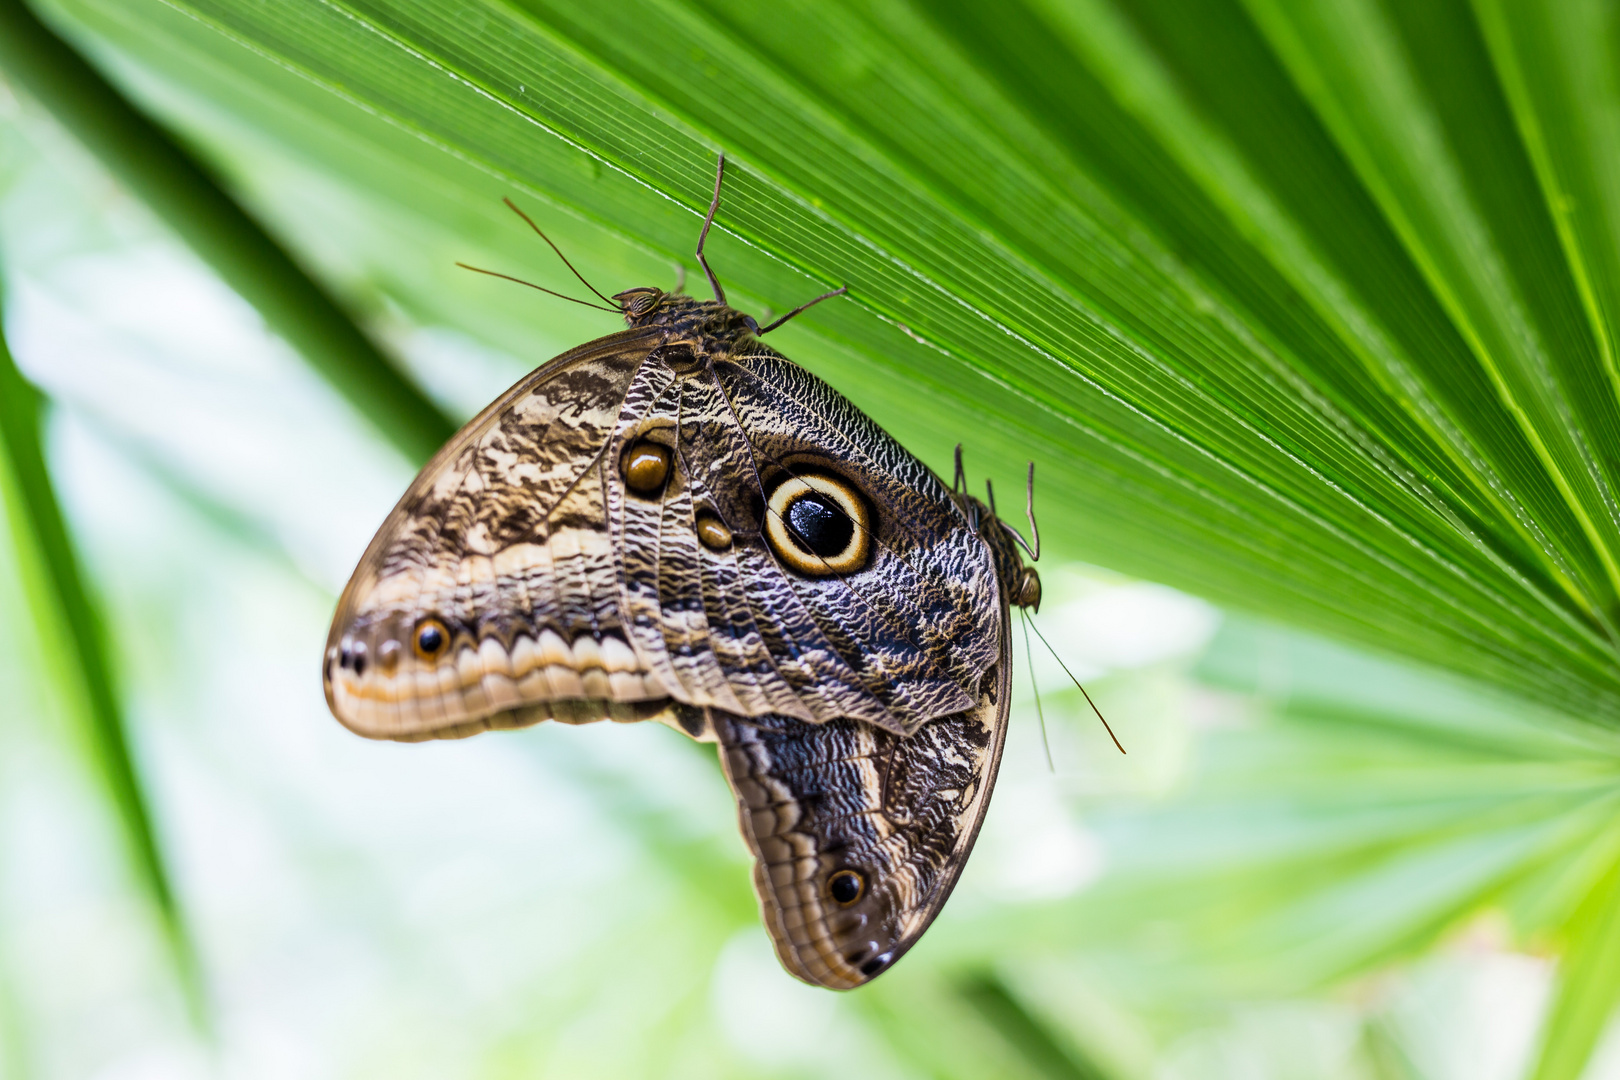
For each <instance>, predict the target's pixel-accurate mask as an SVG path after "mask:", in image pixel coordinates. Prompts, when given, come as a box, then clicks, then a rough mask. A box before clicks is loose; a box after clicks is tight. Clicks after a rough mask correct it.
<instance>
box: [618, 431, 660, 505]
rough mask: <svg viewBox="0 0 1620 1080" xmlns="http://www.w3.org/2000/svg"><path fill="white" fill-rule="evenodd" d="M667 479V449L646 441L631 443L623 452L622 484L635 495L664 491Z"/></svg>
mask: <svg viewBox="0 0 1620 1080" xmlns="http://www.w3.org/2000/svg"><path fill="white" fill-rule="evenodd" d="M668 479H669V448H668V447H667V446H660V445H659V444H658V443H655V442H652V441H650V440H647V439H641V440H640V441H638V442H635V443H632V444H631V445H630V448H629V449H627V450H626V451H625V452H624V482H625V484H627V485H628V486H629V488H630V490H631V491H633V492H635V493H636V494H637V495H643V496H652V495H657V494H658V493H659V492H660V491H663V490H664V481H666V480H668Z"/></svg>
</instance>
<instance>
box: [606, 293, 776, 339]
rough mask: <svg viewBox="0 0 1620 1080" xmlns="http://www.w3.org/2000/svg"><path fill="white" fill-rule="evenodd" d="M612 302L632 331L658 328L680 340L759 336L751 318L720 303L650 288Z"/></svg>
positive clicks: (625, 295)
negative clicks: (677, 336) (679, 337)
mask: <svg viewBox="0 0 1620 1080" xmlns="http://www.w3.org/2000/svg"><path fill="white" fill-rule="evenodd" d="M613 300H614V302H615V303H616V304H618V305H619V309H620V310H621V311H623V312H624V321H625V323H626V324H627V325H629V326H630V327H632V328H636V327H643V326H659V327H664V328H666V329H668V330H671V331H674V332H676V333H677V334H680V335H683V336H691V337H694V338H701V337H706V336H716V337H721V338H724V339H727V340H734V339H735V338H737V337H738V336H739V335H742V334H745V333H758V332H759V324H758V323H756V322H755V321H754V319H753V317H752V316H750V315H744V314H743V313H742V312H740V311H737V310H735V309H734V308H731V307H728V306H727V305H726V304H725V302H724V301H721V300H699V299H697V298H696V297H693V296H687V295H686V294H685V293H667V292H665V291H663V290H662V289H655V288H653V287H652V286H650V285H649V286H644V287H642V288H638V289H626V290H625V291H624V292H622V293H615V294H614V296H613Z"/></svg>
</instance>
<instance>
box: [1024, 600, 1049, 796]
mask: <svg viewBox="0 0 1620 1080" xmlns="http://www.w3.org/2000/svg"><path fill="white" fill-rule="evenodd" d="M1018 617H1019V618H1021V619H1023V620H1024V655H1025V656H1026V657H1028V658H1029V688H1030V689H1031V690H1033V691H1035V715H1036V716H1038V717H1040V720H1041V749H1043V750H1045V751H1046V768H1047V769H1048V770H1049V771H1050V772H1051V773H1052V775H1054V776H1056V775H1057V766H1056V765H1054V764H1052V744H1051V743H1050V742H1048V741H1047V738H1046V713H1045V712H1044V711H1043V710H1042V709H1041V687H1040V684H1039V683H1037V682H1036V681H1035V650H1034V648H1032V647H1031V646H1030V644H1029V613H1028V612H1026V611H1025V610H1024V609H1023V608H1019V609H1018ZM1043 640H1044V639H1043Z"/></svg>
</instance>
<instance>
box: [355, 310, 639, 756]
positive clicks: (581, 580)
mask: <svg viewBox="0 0 1620 1080" xmlns="http://www.w3.org/2000/svg"><path fill="white" fill-rule="evenodd" d="M661 339H662V335H661V334H660V333H658V332H657V331H653V330H628V331H624V332H622V333H618V334H613V335H609V336H608V337H605V338H600V339H598V340H596V341H593V342H590V343H589V344H586V345H583V346H580V347H579V348H577V349H574V350H571V351H569V352H567V353H564V354H563V355H562V356H559V357H557V358H556V359H554V360H552V361H550V362H548V363H546V364H544V365H543V366H541V367H540V368H538V369H536V370H535V371H534V372H532V373H531V374H530V375H528V376H527V377H525V378H524V379H523V380H522V381H520V382H519V383H518V384H517V385H515V386H513V387H512V388H511V389H510V390H508V391H507V392H506V393H505V394H503V395H502V396H501V397H500V398H499V399H497V400H496V401H495V402H494V404H492V405H490V406H489V408H487V409H485V410H484V411H483V412H482V413H481V414H479V415H478V416H477V417H475V418H474V419H473V420H472V421H471V422H469V423H468V424H467V425H466V426H465V427H463V428H462V429H461V431H460V432H458V433H457V434H456V435H455V437H453V438H452V439H451V440H450V441H449V442H448V443H447V444H446V445H445V446H444V448H443V449H442V450H440V451H439V453H438V454H436V455H435V456H434V458H433V460H432V461H430V462H429V463H428V464H427V466H426V467H425V468H423V470H422V472H421V473H420V474H419V475H418V476H417V478H416V480H415V482H414V483H412V484H411V486H410V489H409V490H407V491H406V493H405V495H404V497H403V498H401V499H400V501H399V503H398V505H396V506H395V507H394V510H393V512H392V513H391V514H389V516H388V518H387V520H386V521H384V523H383V525H382V528H381V529H379V530H378V532H377V536H376V538H375V539H373V540H372V542H371V546H370V547H369V548H367V550H366V553H365V555H364V556H363V557H362V559H361V561H360V565H359V567H358V568H357V569H356V570H355V572H354V576H353V578H351V580H350V581H349V584H348V587H347V588H346V589H344V591H343V596H342V598H341V599H340V600H339V601H338V609H337V614H336V616H335V617H334V619H333V622H332V629H331V633H330V635H329V637H328V639H327V647H326V655H325V664H324V668H323V675H324V682H325V687H326V699H327V703H328V704H329V705H330V706H331V709H332V712H333V714H334V715H336V716H337V718H338V719H339V720H340V721H342V722H343V723H344V724H345V725H347V726H348V727H349V728H351V729H353V730H354V731H356V732H359V733H360V734H362V735H367V736H370V737H373V738H391V739H407V740H409V739H420V738H431V737H449V736H458V735H466V734H471V733H473V732H475V731H481V730H483V729H485V728H487V727H492V726H515V725H518V724H524V723H533V722H535V721H536V720H542V719H547V718H556V719H561V720H569V721H573V722H583V721H587V720H596V719H601V718H603V717H605V716H610V715H611V716H614V717H616V718H619V719H639V718H641V717H642V716H645V715H649V714H650V713H652V712H655V711H657V709H659V708H661V707H662V703H663V699H665V698H666V697H667V694H666V691H665V689H664V687H663V686H662V685H661V684H659V683H658V681H657V680H656V679H655V678H650V677H649V673H648V671H647V670H646V666H645V665H644V664H642V663H640V662H639V661H638V659H637V657H636V654H635V651H634V650H633V649H632V648H631V647H630V645H629V640H628V635H627V633H626V631H625V628H624V626H623V623H622V620H621V619H620V616H619V610H620V607H619V592H620V589H619V579H618V573H617V559H616V557H615V555H614V553H613V551H612V548H611V542H610V540H609V536H608V530H607V524H606V510H605V506H606V500H607V490H608V488H609V487H610V486H611V485H612V484H613V483H614V482H615V480H616V475H615V474H614V471H613V465H612V463H611V462H609V461H608V460H607V458H606V454H605V451H606V448H607V445H608V443H609V441H610V440H611V438H612V436H613V434H614V433H615V432H616V431H618V430H620V429H621V428H622V427H624V426H626V425H629V424H633V423H635V422H636V420H637V418H638V417H639V415H640V414H641V413H642V412H645V411H647V410H648V409H649V408H651V407H652V403H653V402H655V401H656V400H657V398H658V396H659V395H660V394H661V393H663V392H664V390H665V389H666V388H667V387H666V386H665V385H664V383H667V381H668V380H669V378H670V375H669V372H668V369H667V368H665V367H662V366H660V365H657V364H652V365H649V364H648V363H647V362H646V361H647V357H648V356H649V354H650V353H651V352H652V350H653V349H654V347H655V346H656V345H657V344H658V343H659V341H660V340H661ZM660 380H662V382H661V381H660Z"/></svg>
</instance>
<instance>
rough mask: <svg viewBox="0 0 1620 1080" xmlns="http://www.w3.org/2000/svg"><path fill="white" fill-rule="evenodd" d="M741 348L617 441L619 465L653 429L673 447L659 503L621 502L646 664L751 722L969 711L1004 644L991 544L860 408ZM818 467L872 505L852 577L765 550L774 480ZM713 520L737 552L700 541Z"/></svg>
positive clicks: (624, 554)
mask: <svg viewBox="0 0 1620 1080" xmlns="http://www.w3.org/2000/svg"><path fill="white" fill-rule="evenodd" d="M679 347H680V346H669V347H667V348H670V349H675V348H679ZM744 347H745V348H746V349H747V350H748V351H747V352H746V353H740V354H724V355H720V356H718V357H712V358H710V359H711V363H710V364H698V365H695V366H693V367H691V368H690V369H689V370H687V371H685V372H684V373H683V374H682V375H681V376H680V377H678V378H677V379H675V380H674V381H673V383H672V384H671V385H670V386H669V387H668V388H667V389H665V390H663V391H662V392H661V393H660V395H659V396H658V398H657V400H656V401H655V402H654V403H653V404H652V405H651V406H650V407H649V410H648V411H647V413H646V414H645V416H644V417H643V419H642V421H641V422H640V423H639V424H638V425H635V426H634V427H631V428H626V429H623V430H621V431H620V433H619V434H618V435H617V436H616V437H615V446H614V449H613V450H612V451H611V453H610V456H611V455H612V454H618V453H622V452H623V448H624V447H626V446H628V445H629V444H630V443H631V441H632V440H635V439H640V438H646V437H649V435H648V433H649V432H659V433H661V434H657V435H656V438H658V439H660V440H662V441H664V442H666V443H668V444H669V445H672V446H673V447H674V450H675V462H676V467H675V468H674V470H673V473H672V475H671V478H670V480H669V483H668V485H667V486H666V487H665V488H664V489H663V491H662V493H661V495H660V497H658V498H656V499H649V498H640V497H637V496H636V495H634V494H633V493H629V492H626V491H624V490H623V488H622V486H620V487H616V488H613V489H610V491H609V493H608V498H609V520H610V530H611V534H612V539H613V546H614V549H615V551H617V552H618V555H619V558H620V559H621V560H622V561H623V575H624V587H625V607H626V612H627V618H628V621H629V623H630V626H631V632H632V635H633V638H634V641H635V643H636V647H637V652H638V654H639V655H641V656H643V657H645V658H646V661H647V664H648V668H649V671H650V672H651V673H652V674H653V675H655V676H656V677H657V678H658V679H660V680H661V681H662V682H663V683H664V685H666V686H669V687H671V692H672V694H673V695H674V696H675V697H676V698H677V699H678V700H680V701H682V702H684V703H686V704H689V705H693V706H697V707H713V708H716V709H720V710H722V711H725V712H728V713H732V714H735V715H740V716H761V715H765V714H768V713H778V714H782V715H785V716H791V717H795V718H797V719H800V720H805V721H810V722H813V723H825V722H828V721H831V720H835V719H840V718H847V719H854V720H862V721H865V722H867V723H870V724H875V725H878V726H880V727H883V728H886V729H888V730H890V731H894V732H896V733H902V734H903V733H906V732H910V731H915V730H916V729H917V728H918V727H919V726H921V725H922V724H925V723H927V722H928V721H930V720H933V719H935V718H937V717H941V716H948V715H951V714H953V713H960V712H964V711H967V710H970V709H972V708H973V707H974V703H975V701H976V699H977V694H978V688H979V685H980V683H981V681H982V679H983V676H984V673H985V672H986V671H987V670H988V669H989V668H990V667H991V666H992V665H993V664H994V663H995V658H996V650H997V648H998V646H999V641H1000V636H1001V627H1000V625H999V624H998V623H997V621H996V610H997V605H998V603H999V597H1000V587H999V584H998V582H997V579H996V572H995V566H994V562H993V559H992V557H991V554H990V551H989V549H988V548H987V547H986V545H985V543H984V542H983V541H982V540H981V539H980V538H978V537H977V536H974V535H973V534H972V532H971V530H970V529H969V528H968V527H967V519H966V516H965V515H964V513H963V511H962V509H961V508H960V507H959V506H958V505H957V503H956V502H955V501H954V500H953V499H952V498H951V496H950V493H949V492H948V491H946V490H945V488H944V487H943V485H941V484H940V482H939V480H938V478H936V477H935V476H934V474H933V473H932V472H930V471H929V470H928V468H927V467H926V466H924V465H923V464H922V463H921V462H919V461H918V460H917V459H916V458H915V457H913V456H912V455H911V454H910V453H908V452H907V451H906V450H905V449H904V448H903V447H901V446H900V445H899V443H897V442H896V441H895V440H894V439H893V438H892V437H890V436H889V435H888V434H887V433H886V432H884V431H883V430H882V429H881V428H879V427H878V426H877V425H876V424H874V423H873V422H872V421H871V420H870V419H868V418H867V417H866V416H865V415H864V414H863V413H861V412H860V411H859V410H857V409H856V408H855V407H854V406H852V405H851V404H850V403H849V402H848V401H847V400H846V399H844V398H843V397H842V396H840V395H839V394H838V393H837V392H836V391H834V390H833V389H832V388H830V387H829V386H827V385H826V384H825V383H824V382H822V381H821V380H820V379H817V378H816V377H815V376H813V375H811V374H810V373H809V372H807V371H805V370H804V369H803V368H801V367H799V366H798V365H796V364H794V363H792V362H791V361H789V360H786V359H785V358H783V357H781V356H780V355H778V354H777V353H774V352H772V351H771V350H769V349H767V348H765V347H764V346H763V345H761V344H759V343H758V342H757V341H752V340H748V341H746V342H745V343H744ZM657 355H658V354H656V353H655V358H656V357H657ZM817 471H820V472H832V473H836V474H837V475H838V476H840V477H842V478H843V479H845V480H847V481H849V482H851V483H852V484H853V486H854V487H855V488H857V489H858V490H859V491H861V492H862V493H863V494H864V496H865V498H866V499H867V500H868V501H869V502H870V504H871V507H872V511H873V513H872V517H871V531H872V534H873V536H872V540H873V556H872V557H871V559H870V560H869V561H868V563H867V564H866V565H865V566H863V567H861V568H860V569H859V570H856V571H854V572H852V573H845V574H838V575H832V576H822V577H809V576H805V575H803V574H797V573H794V572H791V571H790V570H788V569H786V568H784V566H783V565H782V563H781V560H780V559H779V558H778V556H777V554H776V553H774V552H773V551H772V549H771V547H770V545H769V544H767V543H765V542H764V540H763V538H762V537H761V528H762V524H763V521H762V515H763V513H764V494H765V492H766V491H767V490H768V489H769V488H770V486H771V484H773V483H774V482H776V481H778V480H780V479H781V478H782V477H784V476H793V475H798V474H800V473H802V472H817ZM699 514H713V515H715V516H717V517H718V518H719V519H720V520H721V521H723V522H724V523H725V524H726V525H727V527H728V528H729V530H730V532H731V534H732V535H733V536H734V537H735V541H736V542H735V543H734V544H732V545H730V546H728V547H726V548H724V549H722V550H711V549H709V548H707V547H705V546H704V545H702V544H700V543H699V541H698V537H697V530H696V528H695V522H696V519H697V516H698V515H699Z"/></svg>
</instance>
